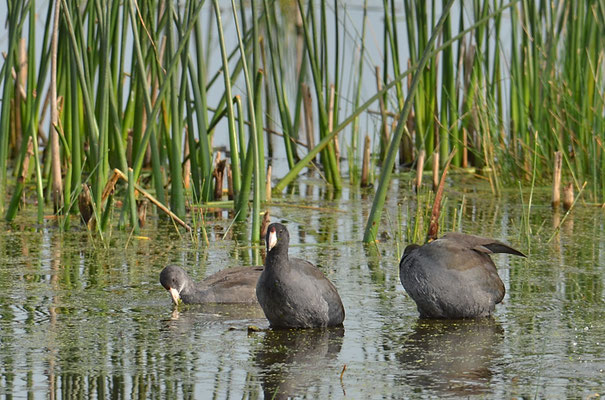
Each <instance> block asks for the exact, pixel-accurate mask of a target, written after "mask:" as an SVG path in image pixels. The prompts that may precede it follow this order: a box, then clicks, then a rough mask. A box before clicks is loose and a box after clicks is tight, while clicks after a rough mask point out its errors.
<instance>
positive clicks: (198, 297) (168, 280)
mask: <svg viewBox="0 0 605 400" xmlns="http://www.w3.org/2000/svg"><path fill="white" fill-rule="evenodd" d="M261 272H263V267H234V268H227V269H224V270H222V271H219V272H217V273H216V274H213V275H210V276H209V277H207V278H206V279H204V280H203V281H202V282H200V283H199V284H196V283H194V282H193V280H192V279H191V278H190V277H189V275H187V272H185V270H184V269H183V268H181V267H178V266H176V265H169V266H167V267H166V268H164V269H163V270H162V272H161V273H160V283H161V284H162V286H164V289H166V290H168V291H169V292H170V296H171V297H172V301H173V302H174V304H178V301H179V299H182V300H183V303H185V304H206V303H242V304H258V301H257V300H256V281H258V277H259V276H260V274H261Z"/></svg>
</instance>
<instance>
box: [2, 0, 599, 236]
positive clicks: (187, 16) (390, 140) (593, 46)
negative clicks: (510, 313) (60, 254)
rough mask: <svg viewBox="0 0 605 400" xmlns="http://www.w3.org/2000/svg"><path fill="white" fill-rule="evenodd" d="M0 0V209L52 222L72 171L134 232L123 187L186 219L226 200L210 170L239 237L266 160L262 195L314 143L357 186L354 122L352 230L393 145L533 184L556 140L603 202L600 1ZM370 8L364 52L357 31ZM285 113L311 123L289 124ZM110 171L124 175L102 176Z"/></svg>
mask: <svg viewBox="0 0 605 400" xmlns="http://www.w3.org/2000/svg"><path fill="white" fill-rule="evenodd" d="M5 4H6V15H5V16H6V20H7V24H6V33H5V36H6V38H7V40H6V49H5V53H6V57H5V59H4V63H3V64H2V69H1V70H0V85H1V90H2V105H1V107H0V128H1V131H0V162H1V163H4V165H8V166H9V168H8V169H5V170H3V171H2V172H1V173H0V210H1V211H2V213H3V215H4V216H5V218H6V219H7V220H13V219H14V218H15V217H16V216H17V214H18V212H19V209H20V208H21V207H24V206H26V204H27V203H28V202H24V199H26V198H28V197H33V196H32V194H33V192H35V199H36V200H35V202H36V204H37V215H38V220H40V221H41V220H42V219H43V217H44V214H45V212H48V211H47V210H46V208H45V206H46V204H52V205H53V211H52V212H53V213H54V214H56V215H57V217H58V218H57V219H58V220H59V221H60V222H61V225H60V226H61V227H63V228H64V229H67V228H68V227H69V224H70V220H71V218H70V215H72V214H76V213H77V207H75V205H76V204H77V203H78V201H77V199H78V198H79V197H80V196H81V195H82V192H83V190H84V189H83V186H82V185H86V187H87V188H88V187H90V193H91V196H90V204H91V207H92V210H93V214H94V215H96V218H97V219H98V221H99V223H97V224H96V225H95V226H96V228H95V229H96V231H97V233H98V234H100V235H102V232H103V230H104V229H106V228H107V225H108V224H109V223H111V221H110V220H111V218H110V216H111V215H114V213H113V211H112V210H113V209H115V208H116V205H117V204H121V207H120V208H119V212H117V213H115V215H119V221H118V226H120V227H121V228H125V227H126V226H127V225H129V226H130V229H132V230H133V232H136V231H137V230H138V229H139V225H138V219H137V207H136V203H137V201H139V200H140V197H141V196H143V195H142V193H143V192H142V190H144V191H146V192H147V193H148V194H149V195H151V196H153V197H154V199H156V200H157V202H158V203H159V204H161V205H162V206H164V207H165V208H166V210H169V211H170V213H172V214H173V215H176V216H178V217H179V219H182V220H186V219H188V218H189V219H191V218H194V216H193V215H192V214H191V213H189V212H188V210H190V209H191V208H192V207H194V208H196V209H199V207H201V206H203V205H205V204H210V203H211V202H213V201H219V202H222V201H226V200H224V198H223V197H224V193H223V191H222V187H223V180H228V187H229V196H230V200H229V201H230V202H228V203H224V204H227V205H229V207H231V208H232V209H233V214H232V215H233V218H234V220H237V221H244V220H248V219H249V218H251V221H252V223H251V225H250V236H249V237H250V238H251V240H252V241H258V240H259V238H260V237H259V235H260V233H259V232H260V216H261V209H263V202H265V201H267V200H268V198H267V197H266V190H265V189H264V188H265V187H266V186H267V185H266V182H265V180H266V179H267V178H266V176H265V171H266V170H267V168H268V166H269V165H270V164H272V163H274V162H275V160H279V158H280V157H283V158H284V159H285V164H284V165H285V166H284V167H283V168H282V169H281V170H280V171H279V173H276V169H275V165H273V167H274V168H273V172H274V174H276V175H277V176H279V178H278V179H277V180H276V181H275V182H271V181H269V182H268V185H269V186H272V187H273V194H274V196H273V199H274V200H273V201H279V194H280V193H281V192H282V191H283V190H284V189H285V188H286V187H287V186H288V185H289V184H290V183H292V182H293V181H294V180H295V179H297V177H298V176H300V174H301V172H302V171H304V170H305V169H306V168H313V167H311V165H312V163H313V164H314V163H315V162H316V160H317V156H318V155H319V167H320V169H321V176H322V177H324V178H325V180H326V181H327V183H328V184H330V185H331V186H332V187H333V188H334V190H335V191H336V192H337V191H339V190H341V189H342V187H343V186H344V185H352V186H357V185H359V184H360V179H359V174H360V171H361V169H362V168H361V160H362V157H361V151H362V146H360V145H359V144H360V143H363V138H365V137H366V135H368V136H369V137H373V138H374V139H373V141H374V143H373V144H372V146H371V148H372V149H374V151H373V155H372V156H373V158H374V161H373V162H372V163H369V165H372V166H376V168H378V169H377V171H376V172H377V173H376V176H378V177H379V178H378V182H377V186H376V191H375V196H374V200H373V206H372V212H371V214H370V217H369V219H368V221H367V225H366V229H365V234H364V241H371V240H374V238H375V235H376V231H375V229H376V226H377V224H378V222H379V221H380V219H381V217H382V212H381V211H382V207H383V205H384V201H385V196H386V188H387V187H388V185H389V184H390V180H391V176H392V173H393V172H394V171H395V170H396V169H395V168H396V167H395V160H396V158H397V156H399V160H400V163H401V164H402V165H403V168H408V167H409V166H411V165H412V166H413V163H414V162H415V157H416V154H417V153H418V152H419V151H422V150H424V151H425V153H426V155H427V157H429V159H430V157H432V155H433V154H435V155H436V154H438V155H439V160H440V163H441V166H444V165H445V161H446V159H447V155H448V154H450V152H451V151H453V150H456V153H455V156H454V158H453V160H452V168H455V169H456V168H458V169H467V168H473V169H474V170H475V171H479V172H480V173H483V174H485V175H486V176H487V177H488V179H489V181H490V183H491V185H492V190H493V191H494V193H495V194H496V195H497V194H498V193H499V192H500V191H501V187H502V185H510V184H513V183H515V182H517V181H522V182H524V181H528V182H529V181H530V180H533V179H542V178H541V177H545V178H546V179H548V176H549V175H550V172H551V169H552V165H553V159H554V153H555V152H557V151H560V152H561V154H562V158H563V171H564V174H565V175H566V176H569V178H570V179H571V180H572V182H574V185H575V187H576V189H579V188H580V186H581V183H582V182H584V181H586V182H588V183H587V187H586V188H587V190H586V193H585V194H584V197H585V198H587V199H589V200H591V201H593V202H603V201H605V180H604V178H603V177H604V176H605V155H604V152H603V146H602V143H603V141H604V140H605V139H604V138H603V135H602V130H603V129H602V128H603V126H604V121H603V119H604V115H605V95H604V93H605V85H604V78H603V77H604V72H605V71H604V69H605V67H604V63H603V59H604V57H603V55H604V54H605V48H604V45H605V43H604V42H603V41H602V40H599V38H601V37H602V36H603V34H605V32H604V30H605V28H604V27H605V23H604V22H605V21H604V20H605V5H604V3H603V2H602V1H589V2H565V1H563V0H557V1H552V2H547V1H546V0H539V1H535V2H529V1H526V0H512V1H508V2H505V1H503V0H473V1H471V2H465V3H464V4H460V3H458V2H454V1H452V0H449V1H445V0H442V1H441V2H438V1H436V0H432V1H431V2H424V1H419V0H405V1H403V2H401V3H398V2H395V1H394V0H391V1H389V0H385V1H383V3H382V6H381V8H380V9H379V11H375V9H370V8H369V6H368V4H367V1H364V2H363V4H362V5H358V6H354V5H349V4H344V3H342V2H339V1H338V0H335V1H334V2H329V1H327V0H321V1H319V2H304V1H302V0H297V1H295V2H294V1H293V2H277V1H275V0H263V1H262V2H259V3H253V4H252V3H251V4H248V3H246V2H244V1H240V2H236V1H231V2H230V4H229V7H225V4H222V3H221V2H219V1H217V0H213V1H211V2H204V1H202V2H196V1H193V0H186V1H185V2H183V3H182V4H178V5H177V4H173V3H171V2H167V1H165V0H151V1H147V2H137V1H135V0H127V1H118V0H111V1H108V2H106V4H102V2H100V1H98V0H95V1H91V2H87V3H85V4H82V3H81V2H77V1H75V0H56V1H52V2H49V3H48V7H47V8H46V10H45V11H46V14H45V15H43V21H44V24H43V28H42V29H40V28H39V27H40V24H39V22H38V21H37V19H36V10H37V2H36V1H35V0H28V1H24V2H20V1H15V0H5ZM355 7H359V9H358V10H354V8H355ZM38 8H39V7H38ZM356 11H359V15H360V17H359V18H361V21H362V24H361V25H357V26H360V28H357V27H356V26H355V24H352V23H350V22H351V21H352V20H353V18H354V17H352V13H353V12H356ZM376 12H377V13H379V15H380V19H381V21H382V26H381V29H382V34H383V35H382V44H381V46H382V47H381V48H380V49H379V51H378V52H376V51H372V50H375V49H372V48H368V46H367V43H366V42H367V41H368V40H369V39H368V37H367V35H368V33H367V29H366V27H367V23H368V22H367V20H368V18H370V17H372V15H369V14H371V13H376ZM217 43H218V45H217ZM217 60H220V61H218V62H217ZM405 66H407V67H405ZM368 80H370V82H372V84H371V85H370V84H368V83H367V81H368ZM376 80H378V81H376ZM406 80H407V81H406ZM406 83H407V84H406ZM368 87H372V88H373V89H368ZM376 109H378V111H376ZM49 115H50V121H48V116H49ZM303 121H306V123H303ZM303 128H306V130H307V132H308V133H311V132H314V133H313V134H312V135H311V137H309V136H308V135H307V139H304V137H305V135H303V134H301V131H302V129H303ZM372 131H375V133H376V134H374V135H372V133H374V132H372ZM535 132H537V134H535ZM276 134H277V135H279V136H281V140H279V141H274V140H273V136H274V135H276ZM313 135H316V136H317V137H316V138H315V137H313ZM315 139H317V141H316V140H315ZM217 143H218V144H217ZM219 146H224V147H225V148H226V150H225V151H226V154H227V156H226V157H225V158H226V159H227V160H228V166H227V167H226V169H225V171H226V172H224V174H222V173H221V174H219V173H218V171H217V168H218V167H217V166H218V165H219V164H218V163H213V160H217V159H218V157H217V153H218V152H219ZM221 151H222V149H221ZM345 157H346V158H347V162H342V161H343V160H344V158H345ZM221 165H222V166H221V168H223V166H224V165H225V164H224V163H223V164H221ZM114 169H115V170H117V171H119V172H120V173H121V174H123V175H124V177H125V178H122V179H120V180H119V181H118V182H117V183H116V184H115V185H113V184H111V183H110V182H111V179H112V174H113V172H112V171H114ZM229 171H230V172H229ZM538 172H539V173H538ZM227 176H230V178H229V179H227V178H226V177H227ZM347 178H348V179H347ZM217 179H218V181H217ZM535 183H537V182H533V183H532V185H533V184H535ZM109 189H111V190H109ZM104 193H105V196H104ZM116 200H119V201H116ZM157 209H158V210H161V209H162V208H161V207H158V208H157ZM159 215H166V216H168V215H169V214H167V213H164V212H163V211H160V212H159ZM200 215H202V214H200ZM195 218H197V217H195ZM198 220H199V218H198V219H196V221H198ZM206 222H207V221H205V222H204V223H202V224H201V225H198V224H193V225H194V226H205V223H206ZM194 231H195V232H196V234H201V235H203V234H204V232H205V231H204V230H203V229H202V230H201V231H200V230H199V229H195V230H194ZM202 231H203V232H202Z"/></svg>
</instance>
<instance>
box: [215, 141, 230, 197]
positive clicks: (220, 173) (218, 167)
mask: <svg viewBox="0 0 605 400" xmlns="http://www.w3.org/2000/svg"><path fill="white" fill-rule="evenodd" d="M226 164H227V160H226V159H225V160H221V153H220V152H217V153H216V161H215V163H214V170H213V171H212V176H213V177H214V200H221V199H222V198H223V177H224V176H225V165H226Z"/></svg>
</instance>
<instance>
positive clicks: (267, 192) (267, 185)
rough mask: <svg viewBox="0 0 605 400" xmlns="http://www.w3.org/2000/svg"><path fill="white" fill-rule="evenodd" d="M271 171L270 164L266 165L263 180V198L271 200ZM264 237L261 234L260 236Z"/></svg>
mask: <svg viewBox="0 0 605 400" xmlns="http://www.w3.org/2000/svg"><path fill="white" fill-rule="evenodd" d="M271 173H272V168H271V165H269V166H268V167H267V180H266V181H265V200H266V201H271ZM262 237H264V236H263V235H261V238H262Z"/></svg>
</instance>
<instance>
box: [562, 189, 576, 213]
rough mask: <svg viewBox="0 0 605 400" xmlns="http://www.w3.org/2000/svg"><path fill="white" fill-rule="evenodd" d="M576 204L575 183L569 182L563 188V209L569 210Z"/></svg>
mask: <svg viewBox="0 0 605 400" xmlns="http://www.w3.org/2000/svg"><path fill="white" fill-rule="evenodd" d="M573 203H574V192H573V183H571V182H569V183H568V184H567V185H565V186H564V187H563V209H564V210H565V211H567V210H569V209H570V208H571V206H572V205H573Z"/></svg>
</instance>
